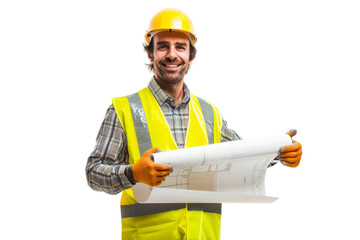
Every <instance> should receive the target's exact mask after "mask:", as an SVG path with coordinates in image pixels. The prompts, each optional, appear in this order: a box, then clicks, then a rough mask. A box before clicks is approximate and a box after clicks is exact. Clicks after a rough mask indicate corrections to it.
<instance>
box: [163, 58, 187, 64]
mask: <svg viewBox="0 0 360 240" xmlns="http://www.w3.org/2000/svg"><path fill="white" fill-rule="evenodd" d="M160 63H162V64H169V63H175V64H183V63H184V61H179V59H177V58H174V59H170V58H165V59H164V60H162V61H160Z"/></svg>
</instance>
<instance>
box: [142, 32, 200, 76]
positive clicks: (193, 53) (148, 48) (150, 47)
mask: <svg viewBox="0 0 360 240" xmlns="http://www.w3.org/2000/svg"><path fill="white" fill-rule="evenodd" d="M153 39H154V38H152V39H151V41H150V43H149V44H146V43H144V44H143V47H144V50H145V52H146V53H147V54H153V52H154V41H153ZM189 43H190V40H189ZM195 57H196V48H195V47H194V45H192V44H191V43H190V56H189V61H191V60H193V59H194V58H195ZM146 65H147V66H148V68H149V70H150V71H154V63H148V64H146Z"/></svg>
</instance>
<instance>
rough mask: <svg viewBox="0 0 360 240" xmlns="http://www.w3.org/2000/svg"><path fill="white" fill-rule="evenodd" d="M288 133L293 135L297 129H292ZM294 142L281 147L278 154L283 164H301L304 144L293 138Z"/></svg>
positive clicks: (290, 165) (288, 165)
mask: <svg viewBox="0 0 360 240" xmlns="http://www.w3.org/2000/svg"><path fill="white" fill-rule="evenodd" d="M287 134H288V135H289V136H290V137H293V136H295V134H296V130H290V131H289V132H287ZM292 142H293V144H292V145H288V146H283V147H281V148H280V150H279V153H278V156H279V159H280V161H281V163H282V164H283V165H285V166H287V167H292V168H295V167H297V166H298V165H299V163H300V160H301V155H302V146H301V144H300V143H299V142H297V141H294V140H293V141H292Z"/></svg>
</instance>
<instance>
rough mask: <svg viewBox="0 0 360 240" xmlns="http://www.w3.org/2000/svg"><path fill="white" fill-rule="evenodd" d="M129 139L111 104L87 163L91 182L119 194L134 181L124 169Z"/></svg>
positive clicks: (92, 184) (104, 189)
mask: <svg viewBox="0 0 360 240" xmlns="http://www.w3.org/2000/svg"><path fill="white" fill-rule="evenodd" d="M127 149H128V148H127V139H126V135H125V132H124V130H123V128H122V126H121V123H120V121H119V119H118V117H117V114H116V112H115V109H114V107H113V106H110V107H109V108H108V110H107V112H106V115H105V118H104V121H103V123H102V125H101V127H100V130H99V133H98V135H97V138H96V145H95V149H94V151H93V152H92V153H91V154H90V156H89V158H88V161H87V164H86V178H87V182H88V185H89V186H90V187H91V188H92V189H94V190H96V191H103V192H106V193H108V194H118V193H120V192H121V191H123V190H125V189H128V188H130V187H132V186H133V185H132V184H131V182H130V181H129V179H128V178H127V176H126V174H125V171H126V168H127V167H128V164H129V154H128V150H127Z"/></svg>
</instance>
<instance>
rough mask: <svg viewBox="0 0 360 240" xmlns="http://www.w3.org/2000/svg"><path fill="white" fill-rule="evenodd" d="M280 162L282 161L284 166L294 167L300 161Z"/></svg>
mask: <svg viewBox="0 0 360 240" xmlns="http://www.w3.org/2000/svg"><path fill="white" fill-rule="evenodd" d="M281 163H282V164H283V165H284V166H287V167H292V168H296V167H297V166H299V164H300V161H298V162H295V163H289V162H286V161H281Z"/></svg>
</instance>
